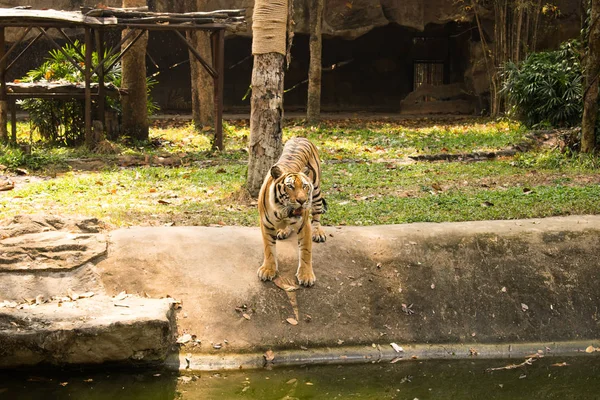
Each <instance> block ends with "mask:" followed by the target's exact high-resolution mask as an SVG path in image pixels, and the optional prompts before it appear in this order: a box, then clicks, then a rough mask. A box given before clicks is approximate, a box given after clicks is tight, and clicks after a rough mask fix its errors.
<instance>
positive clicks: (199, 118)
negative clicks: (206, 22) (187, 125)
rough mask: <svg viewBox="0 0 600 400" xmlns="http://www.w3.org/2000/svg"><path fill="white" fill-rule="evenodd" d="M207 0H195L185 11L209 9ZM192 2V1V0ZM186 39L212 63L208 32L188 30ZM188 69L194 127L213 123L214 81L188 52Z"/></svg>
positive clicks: (205, 59)
mask: <svg viewBox="0 0 600 400" xmlns="http://www.w3.org/2000/svg"><path fill="white" fill-rule="evenodd" d="M206 2H207V0H196V1H195V4H193V5H192V6H193V9H186V11H209V10H208V9H207V8H206ZM192 3H194V1H192ZM188 39H189V40H190V42H191V43H192V45H193V46H194V48H195V49H196V51H197V52H198V53H199V54H200V55H201V56H202V58H203V59H204V61H206V62H207V63H208V64H210V65H212V47H211V43H210V33H209V32H206V31H189V33H188ZM190 69H191V76H192V117H193V119H194V125H195V126H196V128H202V127H204V126H213V125H214V110H215V94H214V82H213V78H212V77H211V76H210V74H209V73H208V72H206V69H205V68H204V67H203V66H202V64H200V62H199V61H197V60H196V57H195V56H194V55H193V54H192V53H191V52H190Z"/></svg>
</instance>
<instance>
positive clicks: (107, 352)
mask: <svg viewBox="0 0 600 400" xmlns="http://www.w3.org/2000/svg"><path fill="white" fill-rule="evenodd" d="M172 343H174V315H173V301H172V299H146V298H140V297H132V296H129V297H126V298H122V299H120V300H118V299H117V298H112V297H108V296H93V297H91V298H83V299H78V300H76V301H66V302H60V301H53V302H51V303H43V304H37V305H36V304H33V305H27V304H25V305H19V306H15V305H14V304H9V303H8V302H4V303H0V369H1V368H14V367H18V366H34V365H61V366H63V365H93V364H100V363H131V364H143V365H148V364H154V363H160V362H162V361H164V360H165V358H166V357H167V355H168V353H169V351H170V350H171V345H172Z"/></svg>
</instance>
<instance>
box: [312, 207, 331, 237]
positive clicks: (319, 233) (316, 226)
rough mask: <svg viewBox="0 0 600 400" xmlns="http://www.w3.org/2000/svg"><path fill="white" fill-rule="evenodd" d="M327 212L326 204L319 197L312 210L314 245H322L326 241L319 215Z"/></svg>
mask: <svg viewBox="0 0 600 400" xmlns="http://www.w3.org/2000/svg"><path fill="white" fill-rule="evenodd" d="M326 211H327V202H326V201H325V199H324V198H323V197H321V198H320V199H319V200H318V201H317V202H316V203H315V204H314V205H313V209H312V223H311V225H312V240H313V242H316V243H323V242H325V241H326V240H327V236H326V235H325V231H324V230H323V228H322V227H321V215H323V214H324V213H325V212H326Z"/></svg>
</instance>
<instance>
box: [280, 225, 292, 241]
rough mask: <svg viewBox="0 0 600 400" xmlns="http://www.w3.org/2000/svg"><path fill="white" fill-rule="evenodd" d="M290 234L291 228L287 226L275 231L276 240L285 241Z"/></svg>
mask: <svg viewBox="0 0 600 400" xmlns="http://www.w3.org/2000/svg"><path fill="white" fill-rule="evenodd" d="M291 234H292V227H291V226H289V225H288V226H286V227H285V228H283V229H278V230H277V240H285V239H287V238H289V237H290V235H291Z"/></svg>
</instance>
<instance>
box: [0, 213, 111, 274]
mask: <svg viewBox="0 0 600 400" xmlns="http://www.w3.org/2000/svg"><path fill="white" fill-rule="evenodd" d="M99 229H100V228H99V226H98V221H97V220H94V219H86V220H79V221H65V220H61V219H59V218H51V217H50V218H46V217H41V216H38V217H15V218H14V219H13V220H12V221H9V222H8V223H6V225H5V226H3V227H2V228H0V272H2V271H31V270H41V271H56V270H70V269H73V268H76V267H80V266H82V265H85V264H86V263H88V262H90V261H92V260H94V259H96V258H98V257H100V256H102V255H104V254H105V253H106V246H107V244H106V237H105V236H104V234H101V233H99Z"/></svg>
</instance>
